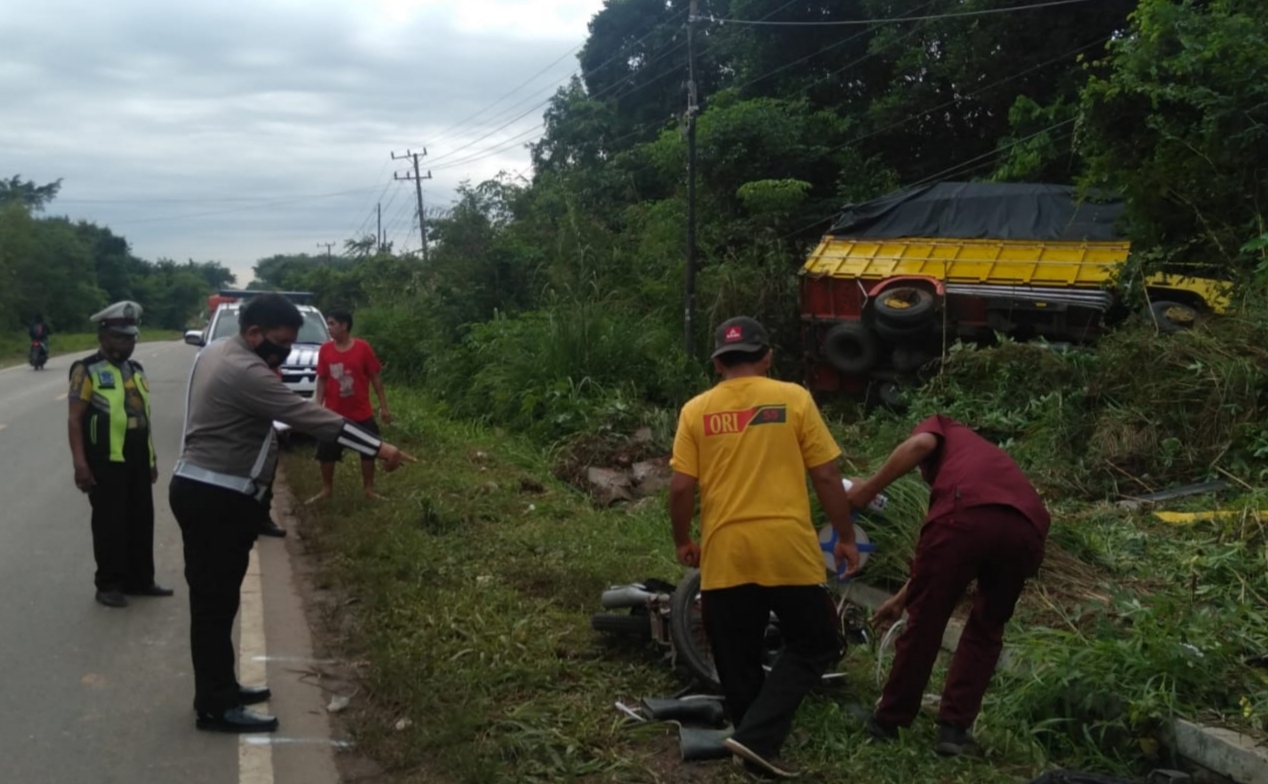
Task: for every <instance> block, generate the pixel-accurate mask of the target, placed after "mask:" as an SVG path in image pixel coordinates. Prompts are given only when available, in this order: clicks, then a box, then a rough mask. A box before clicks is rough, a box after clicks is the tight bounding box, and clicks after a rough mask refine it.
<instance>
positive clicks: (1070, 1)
mask: <svg viewBox="0 0 1268 784" xmlns="http://www.w3.org/2000/svg"><path fill="white" fill-rule="evenodd" d="M1090 2H1092V0H1052V2H1047V3H1034V4H1031V5H1018V6H1013V7H1011V8H988V9H984V10H981V11H950V12H947V13H943V14H929V15H927V16H895V17H889V18H887V19H843V20H839V21H831V22H770V21H765V20H761V19H720V18H718V17H715V16H705V17H698V18H699V20H700V21H704V22H713V23H714V24H719V25H728V24H733V25H752V26H758V25H760V26H764V27H833V26H835V27H841V26H845V25H876V24H894V23H898V22H923V21H930V20H937V19H956V18H959V17H969V16H987V15H989V14H1008V13H1012V12H1014V11H1030V10H1034V9H1037V8H1056V7H1058V6H1064V5H1075V4H1078V3H1090Z"/></svg>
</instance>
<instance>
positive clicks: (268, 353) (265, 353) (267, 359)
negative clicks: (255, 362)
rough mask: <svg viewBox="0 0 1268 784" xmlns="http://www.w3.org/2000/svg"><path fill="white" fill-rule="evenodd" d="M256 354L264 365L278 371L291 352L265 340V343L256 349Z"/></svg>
mask: <svg viewBox="0 0 1268 784" xmlns="http://www.w3.org/2000/svg"><path fill="white" fill-rule="evenodd" d="M255 353H256V355H257V356H259V357H260V359H262V360H264V364H266V365H268V366H269V367H270V368H273V369H274V370H276V369H277V368H280V367H281V366H282V363H283V362H285V361H286V357H287V356H289V355H290V353H291V350H290V349H289V348H285V347H283V346H279V345H278V344H276V343H274V342H273V341H271V340H269V339H268V338H265V339H264V342H263V343H261V344H260V345H259V347H258V348H256V350H255Z"/></svg>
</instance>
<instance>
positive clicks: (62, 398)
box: [53, 392, 70, 400]
mask: <svg viewBox="0 0 1268 784" xmlns="http://www.w3.org/2000/svg"><path fill="white" fill-rule="evenodd" d="M68 397H70V393H69V392H63V393H62V394H60V395H58V396H57V397H55V398H53V399H54V400H65V399H66V398H68Z"/></svg>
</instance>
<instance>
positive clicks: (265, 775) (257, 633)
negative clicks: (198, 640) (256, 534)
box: [238, 548, 273, 784]
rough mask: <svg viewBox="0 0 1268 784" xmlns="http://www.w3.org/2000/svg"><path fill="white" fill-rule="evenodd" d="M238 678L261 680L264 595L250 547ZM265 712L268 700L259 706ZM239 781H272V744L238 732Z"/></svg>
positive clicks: (259, 783)
mask: <svg viewBox="0 0 1268 784" xmlns="http://www.w3.org/2000/svg"><path fill="white" fill-rule="evenodd" d="M238 612H239V614H240V621H239V627H238V631H239V642H238V680H239V682H240V683H243V684H245V685H248V686H259V685H262V684H263V683H264V679H265V675H266V672H265V662H266V661H267V660H268V650H267V649H266V647H265V640H264V594H263V591H262V585H261V582H260V557H259V551H258V550H256V549H254V548H253V549H252V550H251V561H250V564H249V565H248V566H247V574H246V577H245V578H244V579H243V580H242V603H241V605H240V609H239V611H238ZM260 710H261V711H262V712H264V713H268V703H265V704H263V705H261V706H260ZM238 781H239V784H273V746H272V744H271V743H268V742H265V743H259V742H256V739H254V738H253V737H252V736H250V735H242V736H240V737H239V742H238Z"/></svg>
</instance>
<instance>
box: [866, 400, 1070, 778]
mask: <svg viewBox="0 0 1268 784" xmlns="http://www.w3.org/2000/svg"><path fill="white" fill-rule="evenodd" d="M917 467H919V469H920V474H921V476H922V477H923V478H924V480H925V482H926V483H928V485H929V487H930V493H929V514H928V516H927V517H926V519H925V525H924V528H922V529H921V532H920V541H919V542H918V543H917V545H916V559H915V561H914V562H913V563H912V566H911V576H910V578H909V579H908V580H907V583H906V585H904V586H903V587H902V589H901V590H900V591H899V592H898V593H897V594H895V595H894V597H893V598H892V599H890V600H889V601H887V602H886V603H885V604H883V605H882V606H881V607H880V608H878V609H877V611H876V614H875V616H873V620H874V622H875V623H876V624H877V625H878V626H888V625H890V624H892V623H893V622H894V621H896V620H898V618H899V616H901V615H902V613H903V610H904V609H906V611H907V628H906V630H905V631H904V632H903V634H902V636H901V637H899V638H898V643H897V645H896V647H895V652H894V665H893V667H892V668H891V670H890V673H889V680H888V681H887V682H886V683H885V691H884V693H883V695H882V696H881V702H880V705H879V706H878V707H877V709H876V713H875V714H874V715H873V716H872V718H871V720H870V721H869V722H868V727H867V729H868V732H869V733H871V734H872V736H873V737H875V738H877V739H879V740H893V739H894V738H896V737H898V728H899V727H908V726H910V725H911V723H912V721H913V720H914V719H915V718H916V714H917V713H918V712H919V710H920V700H921V696H922V695H923V694H924V690H925V686H926V685H927V684H928V683H929V675H930V673H931V672H932V671H933V664H934V660H935V659H936V658H937V656H938V649H939V647H940V646H941V644H942V633H943V631H945V629H946V626H947V621H948V620H950V618H951V613H952V612H953V611H954V610H955V606H956V604H957V603H958V602H959V601H960V597H962V596H963V595H964V591H965V589H966V588H967V587H968V585H969V583H970V582H972V581H973V580H975V579H976V580H977V591H976V592H975V593H974V596H973V610H972V612H971V613H970V614H969V620H968V623H967V624H966V625H965V627H964V634H963V635H961V637H960V644H959V646H958V647H957V649H956V652H955V658H954V659H953V660H952V662H951V671H950V672H949V673H948V674H947V683H946V687H945V688H944V689H943V692H942V702H941V707H940V708H939V711H938V723H939V724H940V725H941V729H940V730H939V733H938V744H937V746H936V750H937V751H938V753H940V754H943V755H947V756H954V755H958V754H961V753H963V752H964V750H965V749H966V748H967V747H968V746H969V745H970V744H971V743H972V742H973V737H972V735H971V734H970V732H969V730H970V729H971V728H972V726H973V722H974V721H975V720H976V719H977V714H978V712H979V711H980V710H981V708H982V696H983V695H984V694H985V693H986V688H987V686H988V685H989V684H990V680H991V675H992V674H993V673H994V672H995V664H996V663H997V662H998V661H999V653H1000V649H1001V647H1002V646H1003V639H1004V624H1006V623H1007V622H1008V619H1009V618H1011V617H1012V615H1013V609H1014V607H1015V606H1016V604H1017V599H1018V597H1019V596H1021V591H1022V587H1023V586H1024V585H1025V582H1026V580H1027V579H1028V578H1030V577H1033V576H1034V575H1035V574H1036V573H1037V572H1038V571H1039V564H1040V563H1041V562H1042V561H1043V555H1044V542H1045V540H1046V539H1047V536H1048V522H1049V518H1048V511H1047V510H1046V509H1045V508H1044V505H1043V502H1042V501H1041V500H1040V499H1039V494H1038V493H1036V492H1035V489H1034V487H1032V486H1031V484H1030V481H1029V480H1027V479H1026V477H1025V475H1024V474H1023V473H1022V472H1021V469H1020V468H1018V466H1017V464H1016V463H1014V462H1013V460H1012V458H1010V457H1009V456H1008V455H1007V454H1006V453H1005V452H1004V450H1002V449H1000V448H999V447H997V446H995V445H994V444H992V443H991V442H989V441H987V440H986V439H984V438H982V437H981V436H979V435H978V434H977V433H974V432H973V431H972V430H970V429H969V428H968V427H965V426H964V425H962V424H960V423H959V422H956V421H955V420H954V419H951V418H949V417H945V416H942V415H941V414H939V415H936V416H932V417H929V418H928V419H926V420H925V421H924V422H921V423H920V424H919V425H917V426H916V428H915V430H913V431H912V435H911V437H910V438H908V439H907V440H906V441H904V442H903V443H902V444H900V445H899V446H898V448H897V449H895V450H894V452H893V454H891V455H890V456H889V459H888V460H887V461H886V462H885V465H883V466H882V467H881V469H880V470H879V471H877V472H876V474H875V475H874V476H872V477H871V478H870V479H868V480H867V481H865V482H858V483H856V484H855V485H854V487H853V488H852V489H851V490H850V494H849V498H850V505H851V506H852V507H854V508H855V509H862V508H863V507H865V506H867V504H868V503H869V502H870V501H871V500H872V499H873V498H875V497H876V494H877V493H879V492H880V491H881V490H883V489H884V488H885V487H886V486H888V485H889V484H890V483H891V482H893V481H894V480H895V479H897V478H898V477H900V476H902V475H904V474H906V473H907V472H908V471H911V470H912V469H913V468H917Z"/></svg>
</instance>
